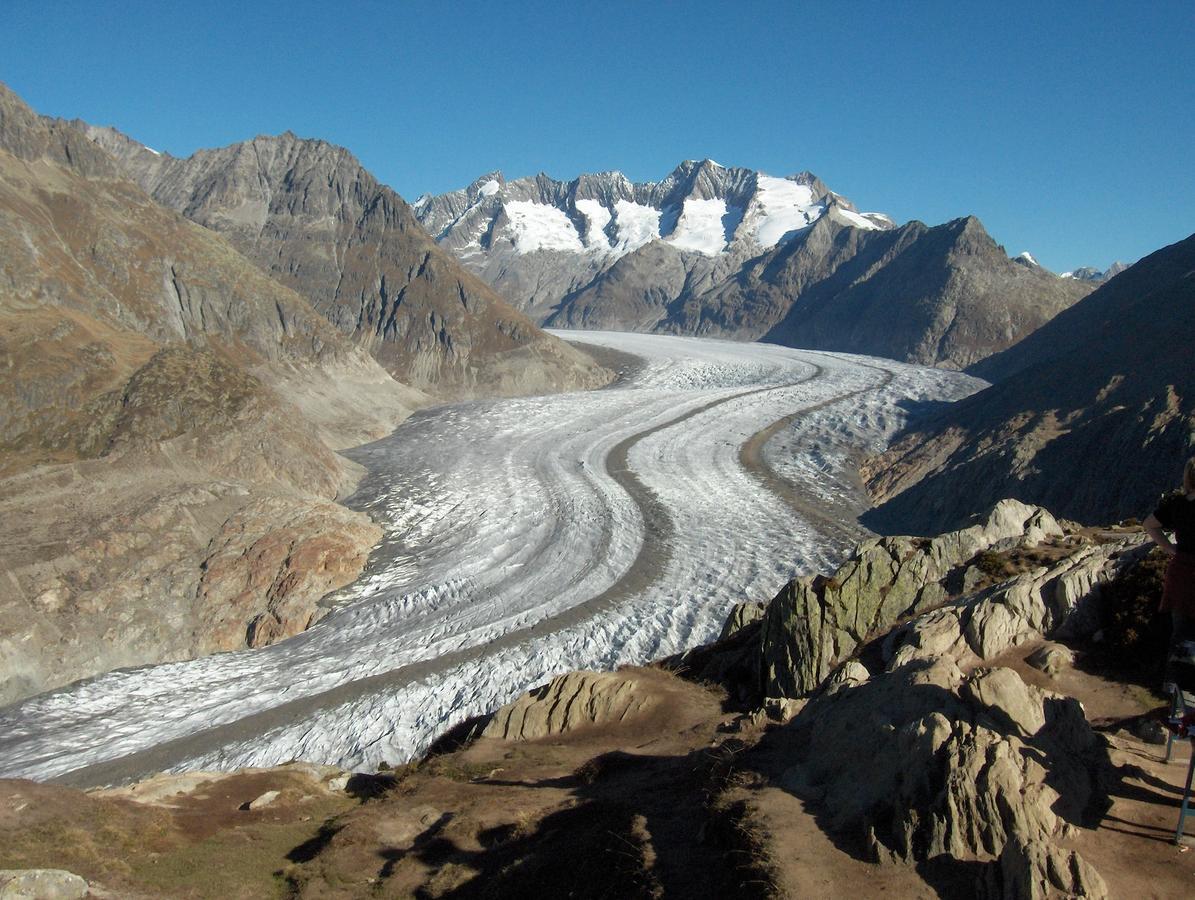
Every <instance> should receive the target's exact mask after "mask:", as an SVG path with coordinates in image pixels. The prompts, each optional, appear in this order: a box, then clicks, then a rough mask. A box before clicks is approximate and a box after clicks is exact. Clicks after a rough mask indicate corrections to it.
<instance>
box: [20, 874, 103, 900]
mask: <svg viewBox="0 0 1195 900" xmlns="http://www.w3.org/2000/svg"><path fill="white" fill-rule="evenodd" d="M87 892H88V885H87V881H86V880H85V879H83V878H81V877H79V876H78V875H76V874H74V873H73V872H67V871H65V870H63V869H0V900H82V898H83V897H86V896H88V893H87Z"/></svg>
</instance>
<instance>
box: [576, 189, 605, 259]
mask: <svg viewBox="0 0 1195 900" xmlns="http://www.w3.org/2000/svg"><path fill="white" fill-rule="evenodd" d="M576 207H577V212H579V213H581V215H583V216H584V217H585V220H586V223H587V226H588V227H587V228H586V229H585V236H584V241H585V246H586V247H587V248H589V249H590V250H609V249H610V241H609V239H607V237H606V230H605V229H606V226H607V225H609V224H610V219H611V218H612V216H613V214H612V213H611V212H610V210H608V209H606V207H604V206H602V203H601V201H600V200H578V201H577V203H576Z"/></svg>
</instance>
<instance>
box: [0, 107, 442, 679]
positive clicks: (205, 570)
mask: <svg viewBox="0 0 1195 900" xmlns="http://www.w3.org/2000/svg"><path fill="white" fill-rule="evenodd" d="M0 267H2V271H3V276H2V277H0V325H2V327H0V365H2V366H3V368H4V370H5V371H6V372H8V373H9V375H8V376H7V377H6V378H5V380H4V384H3V402H2V403H0V451H2V455H0V545H2V546H3V550H2V551H0V569H2V570H3V571H4V573H5V576H6V577H5V578H4V580H3V587H0V610H2V611H3V614H2V615H0V651H2V652H0V703H3V702H7V701H10V700H14V699H17V698H20V697H23V696H26V695H28V694H31V693H36V692H38V691H41V690H45V689H47V688H51V687H54V686H57V685H60V684H63V683H65V682H68V681H71V680H74V679H77V678H81V677H84V676H88V675H93V674H96V673H98V672H102V671H107V670H109V669H111V668H114V667H118V666H129V665H139V664H144V663H148V662H157V661H162V660H166V659H179V658H185V657H191V656H195V655H199V654H203V653H209V652H213V651H216V650H227V649H233V648H237V647H244V646H246V645H247V644H251V643H256V644H261V643H267V642H269V641H270V640H274V639H276V638H278V637H281V636H285V635H286V634H288V633H293V632H294V631H295V630H297V629H301V628H303V627H306V626H307V625H308V624H310V622H311V621H313V620H314V618H316V617H317V616H318V613H319V611H318V608H317V606H316V604H317V602H318V600H319V598H320V597H321V596H323V594H325V593H326V592H327V591H328V590H330V589H332V588H335V587H338V586H340V585H342V584H344V583H346V582H347V581H350V580H352V578H354V577H355V576H356V574H357V572H358V571H359V570H360V568H361V566H362V565H363V563H364V560H365V557H366V555H367V553H368V550H369V548H370V547H371V546H372V545H373V543H374V542H375V541H376V540H377V537H378V535H379V532H378V529H377V527H376V526H375V525H373V523H372V522H370V521H369V520H368V518H367V517H366V516H364V515H361V514H357V513H350V512H349V511H348V510H346V509H344V508H342V507H340V506H338V505H336V503H335V502H334V501H335V499H336V498H337V497H339V496H343V495H344V494H346V493H348V492H349V491H351V489H352V485H353V484H354V483H355V481H356V479H357V478H358V477H359V474H360V469H359V468H358V467H356V466H355V465H354V464H351V463H349V462H348V461H347V460H346V459H344V458H342V457H340V456H338V455H337V454H335V453H334V452H333V451H334V450H335V449H337V448H342V447H345V446H349V445H353V444H359V443H361V442H363V441H366V440H369V439H372V438H374V437H378V436H380V435H382V434H384V433H386V432H387V431H389V430H391V429H392V428H393V427H394V425H395V424H397V423H398V422H399V421H401V420H402V419H403V418H404V417H405V416H407V415H409V413H410V412H411V411H412V409H414V408H415V407H417V406H419V405H423V404H425V403H427V402H428V398H427V397H426V396H424V395H423V394H421V393H420V392H418V391H415V390H413V389H410V388H407V387H404V386H403V385H400V384H398V383H397V382H395V381H394V379H393V378H392V377H391V376H390V375H388V374H387V373H386V372H385V371H384V370H383V369H382V368H381V367H380V366H379V365H378V364H377V363H376V362H375V361H374V360H373V359H372V358H371V357H370V356H369V355H368V354H367V353H365V352H364V351H363V350H362V349H361V348H359V347H357V346H355V345H354V344H353V343H352V342H351V341H350V340H349V339H347V338H346V337H345V336H344V335H342V334H341V333H340V332H339V331H338V330H337V329H335V328H334V327H332V325H331V324H329V323H328V321H327V320H326V319H325V318H324V317H323V316H321V315H319V314H318V313H317V312H315V311H314V310H313V309H312V308H311V306H310V304H308V302H307V301H306V300H305V299H304V298H302V297H300V296H299V295H298V294H296V293H295V292H293V291H291V290H289V289H287V288H285V287H283V286H282V285H280V284H278V283H277V282H276V281H274V280H272V279H270V278H269V277H267V276H266V275H265V274H264V273H262V272H261V271H260V270H259V269H258V268H257V267H255V266H253V265H252V264H250V263H249V262H248V261H247V260H246V259H245V258H244V257H243V256H241V255H240V254H239V253H238V252H237V251H236V250H234V249H233V248H232V247H231V246H230V245H229V244H228V243H227V242H226V241H225V240H224V239H223V238H221V237H219V236H218V235H216V234H214V233H212V232H210V231H208V230H206V229H203V228H200V227H199V226H197V225H195V224H193V223H191V222H189V221H187V220H185V219H183V218H182V217H181V216H179V215H177V214H176V213H174V212H171V211H170V210H167V209H166V208H165V207H163V206H161V205H160V204H158V203H156V202H155V201H154V200H153V199H152V198H150V197H149V196H148V195H146V194H145V193H144V191H142V190H141V189H140V188H139V187H138V186H137V185H135V184H133V183H132V182H131V181H128V180H127V179H126V178H124V176H123V175H122V173H121V169H120V167H119V166H118V164H117V163H116V161H115V160H114V159H112V158H111V157H110V156H109V155H108V154H107V153H105V152H104V151H103V150H102V149H100V148H99V147H97V146H96V145H95V144H94V143H92V142H90V141H88V140H87V139H86V138H85V137H84V136H83V135H82V134H80V133H79V132H78V131H77V130H76V129H74V128H73V127H70V126H68V125H66V124H64V123H62V122H58V121H55V120H51V119H47V118H45V117H42V116H39V115H37V114H36V113H34V112H33V111H32V110H31V109H29V107H28V106H26V105H25V104H24V103H23V102H22V101H21V100H20V98H18V97H17V96H16V95H15V94H13V93H12V92H11V91H9V90H8V89H7V88H5V87H3V86H0ZM233 548H236V550H235V551H234V550H233ZM309 563H311V566H310V567H308V564H309Z"/></svg>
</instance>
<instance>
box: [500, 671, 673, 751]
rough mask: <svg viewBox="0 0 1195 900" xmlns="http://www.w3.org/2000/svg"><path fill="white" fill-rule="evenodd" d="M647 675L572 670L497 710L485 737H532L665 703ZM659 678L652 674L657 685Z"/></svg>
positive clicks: (632, 715) (608, 721)
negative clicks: (656, 678) (656, 680)
mask: <svg viewBox="0 0 1195 900" xmlns="http://www.w3.org/2000/svg"><path fill="white" fill-rule="evenodd" d="M647 678H650V676H646V675H638V676H637V675H635V674H633V673H630V672H569V673H568V674H566V675H559V676H557V677H556V678H553V679H552V680H551V681H550V682H548V683H547V684H545V685H543V686H542V687H538V688H536V689H535V690H533V691H531V692H530V693H527V694H524V695H523V696H522V697H520V698H519V699H518V700H516V701H514V702H513V703H510V704H507V705H506V706H504V707H502V708H501V709H500V710H498V712H496V713H495V714H494V718H493V719H491V720H490V722H489V724H488V725H486V727H485V731H483V732H482V735H483V736H484V737H492V738H499V739H502V740H508V741H529V740H535V739H536V738H543V737H548V736H550V735H558V734H565V733H567V732H569V731H572V730H574V729H577V728H581V727H584V726H587V725H607V724H615V723H619V722H623V721H626V720H628V719H633V718H635V717H637V716H640V715H642V714H644V713H646V712H648V711H650V710H652V709H654V708H656V706H657V705H658V704H659V703H660V702H661V700H662V696H661V694H660V693H659V691H658V688H656V687H653V686H651V685H649V682H648V681H647V680H645V679H647ZM654 682H655V679H651V684H654Z"/></svg>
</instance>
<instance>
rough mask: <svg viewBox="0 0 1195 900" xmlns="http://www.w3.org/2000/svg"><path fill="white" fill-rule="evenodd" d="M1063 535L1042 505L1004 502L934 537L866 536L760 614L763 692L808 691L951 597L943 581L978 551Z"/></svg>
mask: <svg viewBox="0 0 1195 900" xmlns="http://www.w3.org/2000/svg"><path fill="white" fill-rule="evenodd" d="M1061 535H1062V530H1061V528H1059V526H1058V524H1057V523H1056V522H1055V521H1054V518H1053V517H1052V516H1051V515H1050V514H1049V512H1047V511H1046V510H1043V509H1039V508H1035V507H1030V506H1027V505H1025V504H1023V503H1019V502H1017V501H1015V500H1004V501H1001V502H1000V503H998V504H997V505H996V506H995V507H994V508H993V509H992V511H991V513H990V514H989V515H988V518H987V520H986V521H985V522H984V523H983V524H981V525H973V526H971V527H969V528H965V529H962V530H960V531H956V532H952V533H949V534H944V535H941V536H939V537H936V538H933V539H932V540H923V539H917V538H907V537H893V538H879V539H874V540H870V541H865V542H863V543H862V544H860V545H859V546H858V547H857V548H856V550H855V552H854V553H853V554H852V557H851V558H850V559H849V560H847V561H846V562H845V563H843V564H842V565H841V566H840V567H839V568H838V569H837V571H835V572H834V574H833V575H831V576H829V577H824V576H817V577H813V578H809V577H804V578H797V579H794V580H793V581H791V582H789V583H788V584H787V585H786V586H785V587H784V589H783V590H782V591H781V592H780V593H779V594H778V595H777V596H776V597H775V598H774V599H773V600H772V602H771V603H770V604H769V605H768V608H767V610H766V612H765V613H764V617H763V628H762V633H761V634H762V638H761V640H762V656H761V661H762V672H761V679H762V682H763V686H764V692H765V694H766V695H767V696H784V697H800V696H804V695H805V694H808V693H810V692H812V691H813V690H815V689H816V688H817V687H818V685H820V684H821V683H822V681H823V680H824V679H825V678H826V677H827V676H828V675H829V674H830V672H832V671H833V669H834V668H835V666H837V665H838V663H840V662H841V661H842V660H843V659H845V658H846V657H847V656H849V655H850V654H851V653H852V652H853V651H854V650H855V648H856V647H858V646H859V645H860V644H861V643H862V642H863V641H865V640H866V639H867V638H868V637H869V636H874V635H877V634H880V633H882V632H883V631H886V630H887V629H888V628H890V627H892V626H893V625H894V624H895V623H896V622H897V621H898V620H899V619H901V618H902V617H905V616H909V615H912V614H916V613H919V612H921V611H924V610H926V609H930V608H933V607H936V606H939V605H941V604H942V603H944V602H945V601H946V600H947V599H948V598H949V596H950V591H949V590H948V588H947V586H946V584H945V582H946V580H947V578H948V577H949V576H950V575H951V574H952V573H955V572H956V570H958V569H959V567H961V566H962V565H963V564H964V563H965V562H967V561H968V560H970V559H971V558H972V557H974V556H975V555H976V554H977V553H979V552H980V551H982V550H987V549H990V548H995V549H1006V548H1008V547H1012V546H1019V545H1022V544H1027V545H1033V544H1037V543H1040V542H1041V541H1042V540H1045V539H1047V538H1050V537H1059V536H1061ZM985 634H986V631H985Z"/></svg>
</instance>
